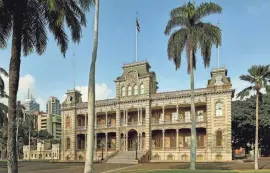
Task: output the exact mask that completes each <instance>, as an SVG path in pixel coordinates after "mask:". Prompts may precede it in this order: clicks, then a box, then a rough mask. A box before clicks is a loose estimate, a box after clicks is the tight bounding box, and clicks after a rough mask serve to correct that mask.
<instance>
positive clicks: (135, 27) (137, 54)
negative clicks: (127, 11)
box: [135, 12, 138, 62]
mask: <svg viewBox="0 0 270 173" xmlns="http://www.w3.org/2000/svg"><path fill="white" fill-rule="evenodd" d="M137 16H138V12H136V22H137V20H138V18H137ZM135 30H136V60H135V61H136V62H137V61H138V29H137V25H135Z"/></svg>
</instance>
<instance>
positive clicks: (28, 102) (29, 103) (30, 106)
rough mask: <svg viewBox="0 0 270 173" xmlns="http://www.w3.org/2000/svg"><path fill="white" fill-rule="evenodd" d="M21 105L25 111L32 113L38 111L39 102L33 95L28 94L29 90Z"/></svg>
mask: <svg viewBox="0 0 270 173" xmlns="http://www.w3.org/2000/svg"><path fill="white" fill-rule="evenodd" d="M23 106H24V107H25V112H26V113H30V114H34V113H36V112H39V104H38V103H37V102H36V100H35V99H34V98H33V95H32V94H31V95H30V91H29V90H28V96H27V99H25V100H24V103H23Z"/></svg>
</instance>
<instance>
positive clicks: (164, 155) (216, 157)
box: [150, 151, 232, 162]
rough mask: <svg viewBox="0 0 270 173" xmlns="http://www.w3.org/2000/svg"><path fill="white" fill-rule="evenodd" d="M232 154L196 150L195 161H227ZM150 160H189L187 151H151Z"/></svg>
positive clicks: (230, 159) (230, 158)
mask: <svg viewBox="0 0 270 173" xmlns="http://www.w3.org/2000/svg"><path fill="white" fill-rule="evenodd" d="M228 161H232V154H231V153H226V152H218V153H217V152H216V153H213V152H211V153H210V152H204V151H197V158H196V162H228ZM150 162H190V152H189V151H179V152H176V151H152V155H151V160H150Z"/></svg>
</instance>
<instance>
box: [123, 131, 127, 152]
mask: <svg viewBox="0 0 270 173" xmlns="http://www.w3.org/2000/svg"><path fill="white" fill-rule="evenodd" d="M123 140H124V148H123V151H126V134H124V137H123Z"/></svg>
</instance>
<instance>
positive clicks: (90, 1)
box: [77, 0, 95, 11]
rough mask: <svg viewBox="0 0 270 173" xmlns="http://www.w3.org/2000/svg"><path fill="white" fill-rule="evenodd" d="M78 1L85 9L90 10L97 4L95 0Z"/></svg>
mask: <svg viewBox="0 0 270 173" xmlns="http://www.w3.org/2000/svg"><path fill="white" fill-rule="evenodd" d="M77 1H78V3H79V5H80V7H81V8H82V9H83V10H85V11H88V10H89V9H90V7H91V6H94V5H95V0H77Z"/></svg>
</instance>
